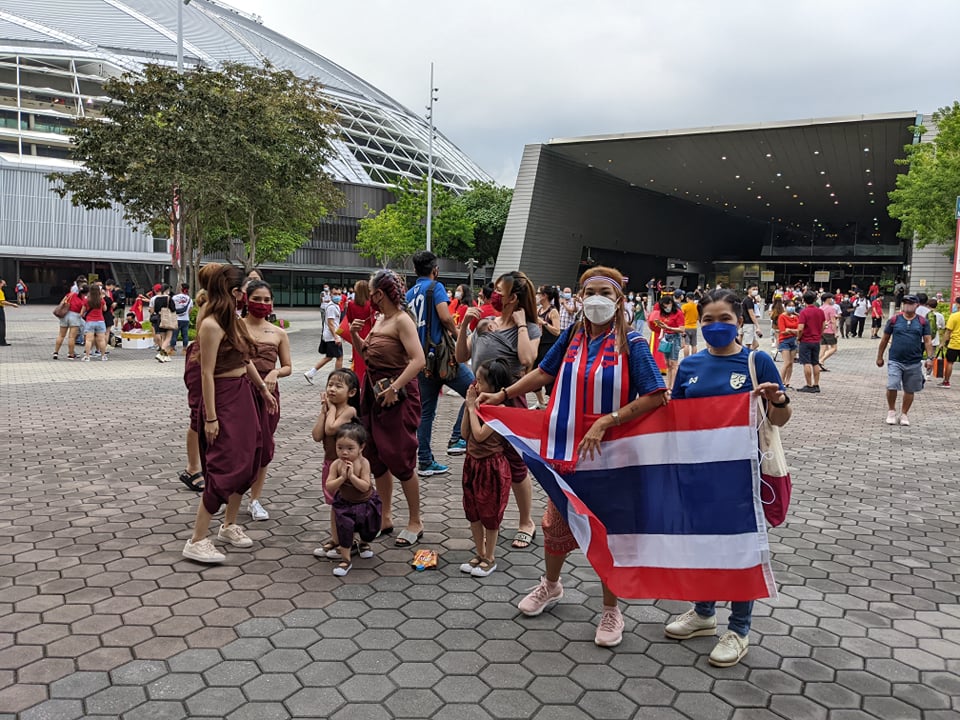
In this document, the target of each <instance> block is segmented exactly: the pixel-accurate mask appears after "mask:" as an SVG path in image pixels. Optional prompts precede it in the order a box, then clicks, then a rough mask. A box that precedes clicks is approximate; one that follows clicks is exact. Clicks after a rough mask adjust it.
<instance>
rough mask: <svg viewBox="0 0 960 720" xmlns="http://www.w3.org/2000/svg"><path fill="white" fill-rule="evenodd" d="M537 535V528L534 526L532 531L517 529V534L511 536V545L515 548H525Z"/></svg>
mask: <svg viewBox="0 0 960 720" xmlns="http://www.w3.org/2000/svg"><path fill="white" fill-rule="evenodd" d="M536 536H537V529H536V528H534V529H533V532H532V533H528V532H524V531H523V530H517V534H516V535H514V536H513V543H512V544H511V547H513V548H516V549H517V550H526V549H527V548H528V547H530V546H531V545H532V544H533V539H534V538H535V537H536Z"/></svg>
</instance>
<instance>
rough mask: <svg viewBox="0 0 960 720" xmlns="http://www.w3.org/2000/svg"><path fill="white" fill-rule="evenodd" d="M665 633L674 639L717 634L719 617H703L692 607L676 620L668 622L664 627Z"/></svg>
mask: <svg viewBox="0 0 960 720" xmlns="http://www.w3.org/2000/svg"><path fill="white" fill-rule="evenodd" d="M663 634H664V635H666V636H667V637H668V638H673V639H674V640H689V639H690V638H694V637H700V636H701V635H716V634H717V617H716V616H715V615H714V616H713V617H708V618H705V617H701V616H700V615H697V611H696V610H694V609H693V608H691V609H690V610H687V611H686V612H685V613H684V614H683V615H681V616H680V617H678V618H677V619H676V620H674V621H672V622H670V623H667V626H666V627H665V628H664V629H663Z"/></svg>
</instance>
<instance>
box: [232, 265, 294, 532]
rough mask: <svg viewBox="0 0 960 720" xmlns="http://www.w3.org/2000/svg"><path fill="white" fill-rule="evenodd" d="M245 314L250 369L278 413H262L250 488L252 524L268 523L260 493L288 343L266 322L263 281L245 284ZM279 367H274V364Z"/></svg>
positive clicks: (268, 292) (269, 294) (269, 298)
mask: <svg viewBox="0 0 960 720" xmlns="http://www.w3.org/2000/svg"><path fill="white" fill-rule="evenodd" d="M246 293H247V314H246V316H245V317H244V318H243V322H244V324H245V325H246V327H247V332H248V333H249V334H250V339H251V340H253V344H254V345H255V346H256V351H255V352H254V354H253V358H252V360H253V365H254V367H256V368H257V372H258V373H259V374H260V379H261V380H262V381H263V382H265V383H266V384H267V389H268V390H269V391H270V392H271V393H273V397H274V399H275V400H276V401H277V412H276V413H274V414H272V415H271V414H269V413H264V414H263V416H262V418H261V419H262V421H263V452H262V454H261V455H260V472H258V473H257V481H256V482H255V483H253V487H251V488H250V506H249V508H248V509H249V510H250V517H251V518H253V519H254V520H269V519H270V514H269V513H268V512H267V511H266V510H265V509H264V507H263V505H262V504H261V503H260V493H262V492H263V483H264V481H265V480H266V479H267V466H268V465H269V464H270V461H271V460H273V453H274V441H273V436H274V434H275V433H276V432H277V425H278V424H279V422H280V386H279V385H278V384H277V380H278V379H279V378H282V377H287V376H289V375H290V373H291V372H293V363H292V361H291V360H290V340H289V338H287V333H286V332H285V331H284V330H283V329H282V328H279V327H277V326H276V325H274V324H273V323H272V322H269V321H268V320H267V318H268V317H269V316H270V315H271V314H272V313H273V289H272V288H271V287H270V285H269V284H268V283H265V282H264V281H263V280H249V277H248V282H247V290H246ZM278 359H279V361H280V367H277V360H278Z"/></svg>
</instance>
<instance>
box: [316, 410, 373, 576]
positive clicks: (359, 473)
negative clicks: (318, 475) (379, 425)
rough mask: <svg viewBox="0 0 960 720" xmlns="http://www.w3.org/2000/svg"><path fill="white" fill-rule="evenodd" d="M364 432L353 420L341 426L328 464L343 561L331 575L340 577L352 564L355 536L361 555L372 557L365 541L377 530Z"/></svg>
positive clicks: (365, 434) (334, 514) (371, 552)
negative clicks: (331, 460)
mask: <svg viewBox="0 0 960 720" xmlns="http://www.w3.org/2000/svg"><path fill="white" fill-rule="evenodd" d="M366 443H367V431H366V430H365V429H364V428H363V426H362V425H360V424H359V423H356V422H352V423H348V424H346V425H343V426H342V427H341V428H340V429H339V430H338V431H337V436H336V446H337V459H336V460H334V461H333V463H332V464H331V465H330V477H329V478H328V479H327V488H328V489H329V490H330V492H332V493H333V497H334V499H333V518H334V523H335V525H336V527H335V530H336V536H337V538H338V539H339V544H340V547H339V551H340V557H341V558H342V561H341V562H340V564H339V565H337V567H335V568H334V569H333V574H334V575H337V576H338V577H343V576H344V575H346V574H347V573H348V572H350V569H351V568H352V567H353V563H352V562H351V553H352V551H353V546H354V542H355V539H356V538H357V537H359V542H357V550H358V552H359V555H360V557H362V558H371V557H373V551H372V550H371V549H370V546H369V545H368V544H367V543H369V542H370V541H371V540H373V539H374V538H375V537H376V536H377V534H378V533H379V532H380V515H381V503H380V496H379V495H377V491H376V489H375V488H374V487H373V478H372V476H371V473H370V461H369V460H367V459H366V458H365V457H363V446H364V445H366Z"/></svg>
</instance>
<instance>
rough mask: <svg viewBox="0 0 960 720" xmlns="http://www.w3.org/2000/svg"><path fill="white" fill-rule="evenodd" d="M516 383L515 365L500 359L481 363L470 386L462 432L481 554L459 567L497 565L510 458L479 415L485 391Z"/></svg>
mask: <svg viewBox="0 0 960 720" xmlns="http://www.w3.org/2000/svg"><path fill="white" fill-rule="evenodd" d="M511 384H513V378H512V377H511V375H510V368H509V366H508V365H507V363H506V362H505V361H503V360H500V359H493V360H487V361H486V362H484V363H482V364H481V365H480V367H478V368H477V381H476V383H474V384H473V385H471V386H470V388H469V389H468V390H467V411H466V412H465V413H464V414H463V423H462V425H461V428H460V434H461V435H462V436H463V437H464V438H465V439H466V441H467V455H466V457H465V458H464V461H463V511H464V513H465V514H466V516H467V520H469V521H470V531H471V532H472V533H473V542H474V544H475V545H476V547H477V554H476V556H475V557H474V558H473V559H472V560H470V561H468V562H465V563H463V564H462V565H461V566H460V572H464V573H470V574H471V575H473V576H474V577H487V576H488V575H489V574H490V573H492V572H493V571H494V570H496V569H497V563H496V560H495V558H494V554H495V551H496V548H497V536H498V535H499V533H500V523H502V522H503V513H504V511H505V510H506V508H507V501H508V500H509V499H510V484H511V474H510V461H509V460H508V459H507V456H506V454H505V453H504V450H506V442H505V441H504V440H503V438H501V437H500V436H499V435H497V434H496V433H495V432H494V431H493V430H492V429H491V428H490V427H488V426H487V425H485V424H484V423H483V421H482V420H481V419H480V416H479V415H477V397H478V396H479V394H480V393H482V392H483V393H498V392H500V391H501V390H503V388H505V387H508V386H510V385H511Z"/></svg>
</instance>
